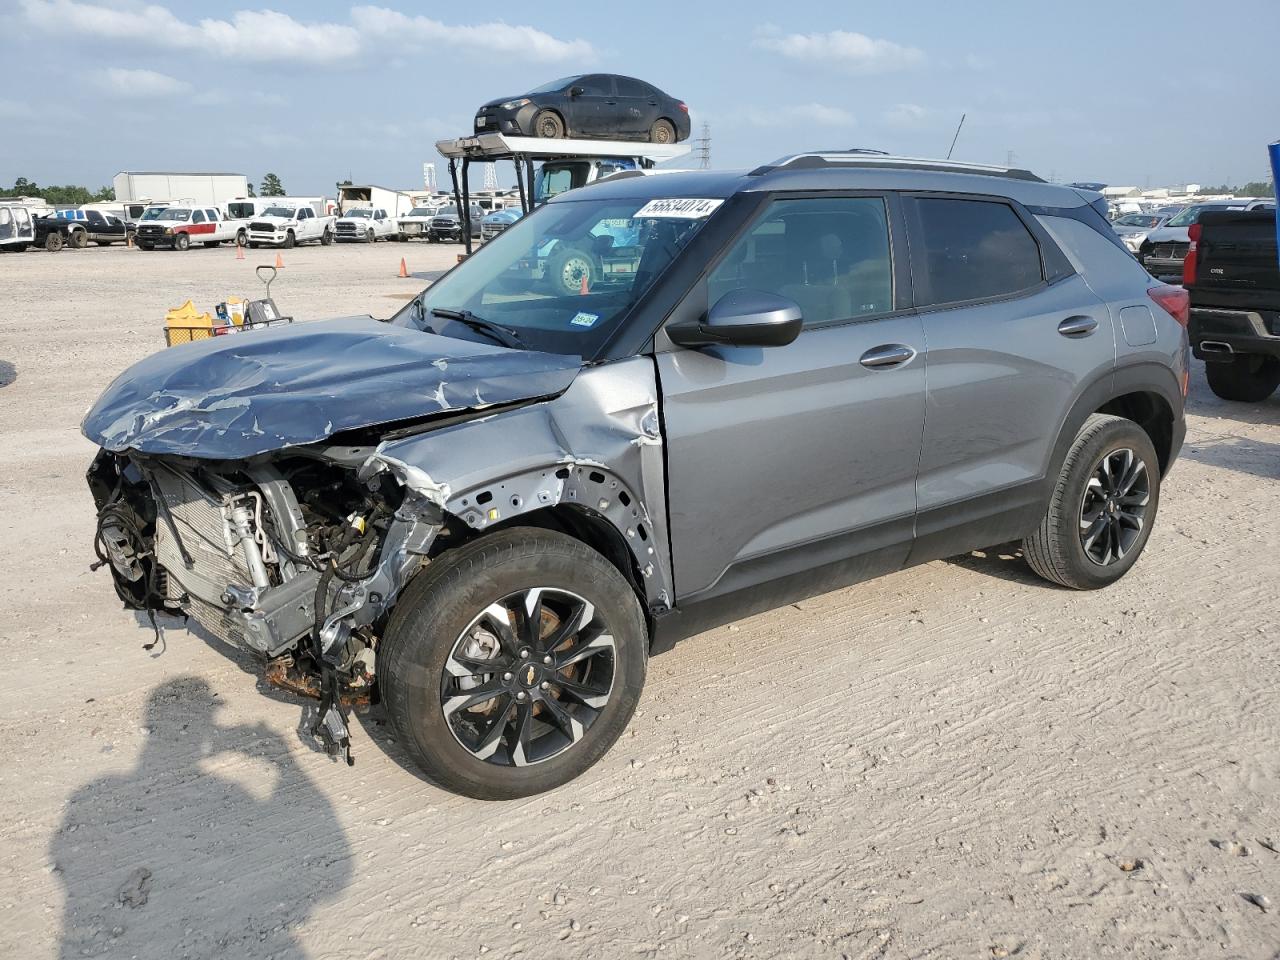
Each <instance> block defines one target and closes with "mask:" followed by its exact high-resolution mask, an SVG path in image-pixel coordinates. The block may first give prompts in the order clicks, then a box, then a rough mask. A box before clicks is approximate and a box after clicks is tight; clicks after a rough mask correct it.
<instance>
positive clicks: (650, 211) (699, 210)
mask: <svg viewBox="0 0 1280 960" xmlns="http://www.w3.org/2000/svg"><path fill="white" fill-rule="evenodd" d="M722 203H724V201H723V200H693V199H690V198H685V197H679V198H672V199H669V200H650V201H649V202H648V203H646V204H645V205H644V206H643V207H641V208H640V209H639V210H637V211H636V213H635V217H634V218H633V219H636V220H643V219H646V218H649V219H657V218H669V219H676V220H701V219H702V218H703V217H709V216H711V214H713V213H714V212H715V210H716V208H717V207H718V206H720V204H722Z"/></svg>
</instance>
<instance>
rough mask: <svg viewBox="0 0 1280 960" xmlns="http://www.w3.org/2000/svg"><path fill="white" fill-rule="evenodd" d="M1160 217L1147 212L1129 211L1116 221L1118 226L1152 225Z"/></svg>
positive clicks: (1157, 221) (1158, 220)
mask: <svg viewBox="0 0 1280 960" xmlns="http://www.w3.org/2000/svg"><path fill="white" fill-rule="evenodd" d="M1159 222H1160V218H1159V217H1156V216H1152V215H1151V214H1149V213H1131V214H1128V215H1127V216H1124V217H1121V218H1120V219H1119V220H1117V221H1116V226H1119V227H1154V226H1155V225H1156V224H1157V223H1159Z"/></svg>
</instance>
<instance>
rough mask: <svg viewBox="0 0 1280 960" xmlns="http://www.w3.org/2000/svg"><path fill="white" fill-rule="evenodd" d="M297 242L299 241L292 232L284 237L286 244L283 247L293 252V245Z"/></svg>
mask: <svg viewBox="0 0 1280 960" xmlns="http://www.w3.org/2000/svg"><path fill="white" fill-rule="evenodd" d="M297 242H298V239H297V238H296V237H295V236H294V235H293V231H292V230H290V231H289V232H288V233H286V234H285V235H284V243H282V244H281V246H282V247H284V248H285V249H286V250H292V249H293V245H294V244H295V243H297Z"/></svg>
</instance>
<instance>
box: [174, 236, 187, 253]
mask: <svg viewBox="0 0 1280 960" xmlns="http://www.w3.org/2000/svg"><path fill="white" fill-rule="evenodd" d="M173 249H175V250H190V249H191V238H190V237H189V236H187V234H185V233H175V234H174V235H173Z"/></svg>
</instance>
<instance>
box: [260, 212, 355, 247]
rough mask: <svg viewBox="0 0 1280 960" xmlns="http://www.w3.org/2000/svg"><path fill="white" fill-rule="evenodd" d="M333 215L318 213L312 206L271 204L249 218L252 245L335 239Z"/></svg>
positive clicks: (321, 241) (288, 244) (289, 244)
mask: <svg viewBox="0 0 1280 960" xmlns="http://www.w3.org/2000/svg"><path fill="white" fill-rule="evenodd" d="M333 224H334V218H333V217H322V216H319V215H318V214H317V213H316V212H315V210H313V209H312V208H311V207H301V206H300V207H268V208H267V209H266V210H264V211H263V213H262V215H261V216H257V217H254V218H253V219H252V220H250V221H249V246H251V247H284V248H285V249H286V250H287V249H288V248H290V247H292V246H295V245H296V244H299V243H306V242H307V241H309V240H314V241H316V242H317V243H320V244H322V245H323V246H326V247H327V246H328V245H329V244H331V243H333Z"/></svg>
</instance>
